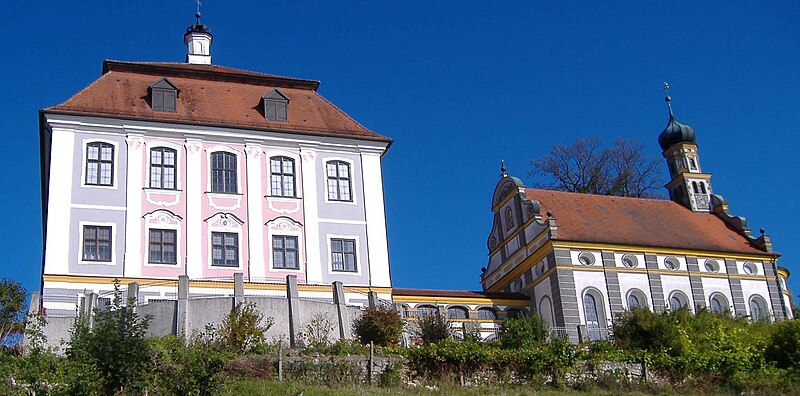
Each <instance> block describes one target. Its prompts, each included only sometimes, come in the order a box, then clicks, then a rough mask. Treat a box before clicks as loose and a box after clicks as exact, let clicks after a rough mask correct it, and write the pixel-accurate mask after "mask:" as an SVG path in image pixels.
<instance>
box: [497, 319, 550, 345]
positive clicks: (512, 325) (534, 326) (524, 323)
mask: <svg viewBox="0 0 800 396" xmlns="http://www.w3.org/2000/svg"><path fill="white" fill-rule="evenodd" d="M549 335H550V325H549V324H548V323H547V322H546V321H545V320H544V319H542V318H541V317H540V316H539V315H531V316H520V317H517V318H508V319H506V320H504V321H503V324H502V325H500V345H501V346H502V347H503V348H505V349H520V348H527V349H531V348H534V347H535V346H536V345H537V344H539V343H542V342H544V341H547V337H548V336H549Z"/></svg>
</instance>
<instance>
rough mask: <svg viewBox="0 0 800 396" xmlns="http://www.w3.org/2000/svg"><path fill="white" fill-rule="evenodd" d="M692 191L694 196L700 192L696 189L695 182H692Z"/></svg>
mask: <svg viewBox="0 0 800 396" xmlns="http://www.w3.org/2000/svg"><path fill="white" fill-rule="evenodd" d="M692 190H694V193H695V194H699V193H700V190H698V189H697V182H695V181H693V182H692Z"/></svg>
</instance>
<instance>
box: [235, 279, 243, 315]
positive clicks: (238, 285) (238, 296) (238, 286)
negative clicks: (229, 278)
mask: <svg viewBox="0 0 800 396" xmlns="http://www.w3.org/2000/svg"><path fill="white" fill-rule="evenodd" d="M242 301H244V275H243V274H242V273H241V272H237V273H235V274H233V307H234V308H236V307H237V306H238V305H239V304H241V303H242Z"/></svg>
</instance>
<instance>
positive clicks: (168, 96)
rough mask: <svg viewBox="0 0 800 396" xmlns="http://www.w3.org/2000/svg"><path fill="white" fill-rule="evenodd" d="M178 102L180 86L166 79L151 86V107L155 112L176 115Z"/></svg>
mask: <svg viewBox="0 0 800 396" xmlns="http://www.w3.org/2000/svg"><path fill="white" fill-rule="evenodd" d="M177 100H178V86H177V85H175V84H173V83H172V81H170V80H168V79H167V78H166V77H162V78H161V79H160V80H158V81H156V82H154V83H153V84H152V85H150V106H151V107H152V108H153V110H154V111H166V112H170V113H174V112H175V111H176V102H177Z"/></svg>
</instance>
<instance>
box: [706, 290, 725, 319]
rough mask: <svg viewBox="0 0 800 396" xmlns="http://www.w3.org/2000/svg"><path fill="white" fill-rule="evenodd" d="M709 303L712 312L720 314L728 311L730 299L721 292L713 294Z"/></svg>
mask: <svg viewBox="0 0 800 396" xmlns="http://www.w3.org/2000/svg"><path fill="white" fill-rule="evenodd" d="M709 303H710V304H709V306H710V308H711V313H715V314H717V315H720V314H723V313H725V312H726V311H728V300H727V299H726V298H725V297H724V296H722V295H721V294H715V295H713V296H711V300H710V301H709Z"/></svg>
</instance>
